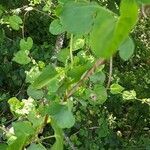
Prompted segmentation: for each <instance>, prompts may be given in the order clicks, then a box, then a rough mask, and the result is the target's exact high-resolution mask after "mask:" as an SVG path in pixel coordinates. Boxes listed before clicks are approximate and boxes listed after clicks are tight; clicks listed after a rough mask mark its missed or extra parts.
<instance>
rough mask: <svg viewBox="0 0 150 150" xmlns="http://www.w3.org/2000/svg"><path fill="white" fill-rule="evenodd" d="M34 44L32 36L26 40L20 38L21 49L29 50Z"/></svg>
mask: <svg viewBox="0 0 150 150" xmlns="http://www.w3.org/2000/svg"><path fill="white" fill-rule="evenodd" d="M32 46H33V40H32V38H31V37H28V38H27V40H26V41H25V39H21V40H20V50H23V51H26V50H27V51H29V50H30V49H31V48H32Z"/></svg>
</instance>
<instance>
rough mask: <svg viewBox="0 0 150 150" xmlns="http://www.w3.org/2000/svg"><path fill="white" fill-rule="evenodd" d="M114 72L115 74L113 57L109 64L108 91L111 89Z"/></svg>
mask: <svg viewBox="0 0 150 150" xmlns="http://www.w3.org/2000/svg"><path fill="white" fill-rule="evenodd" d="M112 72H113V57H110V63H109V78H108V83H107V87H106V89H108V88H109V86H110V83H111V80H112V79H111V78H112Z"/></svg>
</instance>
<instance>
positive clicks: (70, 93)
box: [64, 59, 105, 100]
mask: <svg viewBox="0 0 150 150" xmlns="http://www.w3.org/2000/svg"><path fill="white" fill-rule="evenodd" d="M104 63H105V59H98V60H97V61H96V63H95V64H94V65H93V66H92V68H90V69H89V70H88V71H87V72H86V73H85V74H84V76H83V77H82V78H81V79H80V80H79V82H77V84H75V86H74V87H73V88H72V89H71V90H70V91H68V92H67V94H66V95H65V97H64V100H67V99H68V98H69V97H70V96H71V95H73V94H74V93H75V92H76V91H77V89H78V88H79V87H80V86H81V85H82V84H83V82H84V81H85V80H87V79H88V78H89V77H90V76H91V75H92V74H93V73H94V72H95V70H96V69H97V68H98V67H99V66H101V65H103V64H104Z"/></svg>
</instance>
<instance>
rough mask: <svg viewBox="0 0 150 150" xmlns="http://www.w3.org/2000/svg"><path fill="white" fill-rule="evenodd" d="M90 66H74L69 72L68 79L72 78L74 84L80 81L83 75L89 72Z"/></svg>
mask: <svg viewBox="0 0 150 150" xmlns="http://www.w3.org/2000/svg"><path fill="white" fill-rule="evenodd" d="M87 68H88V66H86V64H85V65H83V66H81V65H79V66H74V67H73V68H72V69H71V70H69V71H68V72H67V75H68V77H71V78H72V80H73V82H76V81H78V80H79V79H80V78H81V76H82V75H83V73H85V71H86V70H87Z"/></svg>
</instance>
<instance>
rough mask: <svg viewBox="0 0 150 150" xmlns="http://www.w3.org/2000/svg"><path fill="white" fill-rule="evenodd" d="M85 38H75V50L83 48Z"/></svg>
mask: <svg viewBox="0 0 150 150" xmlns="http://www.w3.org/2000/svg"><path fill="white" fill-rule="evenodd" d="M84 44H85V40H84V39H82V38H74V39H73V48H72V49H73V51H76V50H78V49H81V48H83V47H84Z"/></svg>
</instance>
